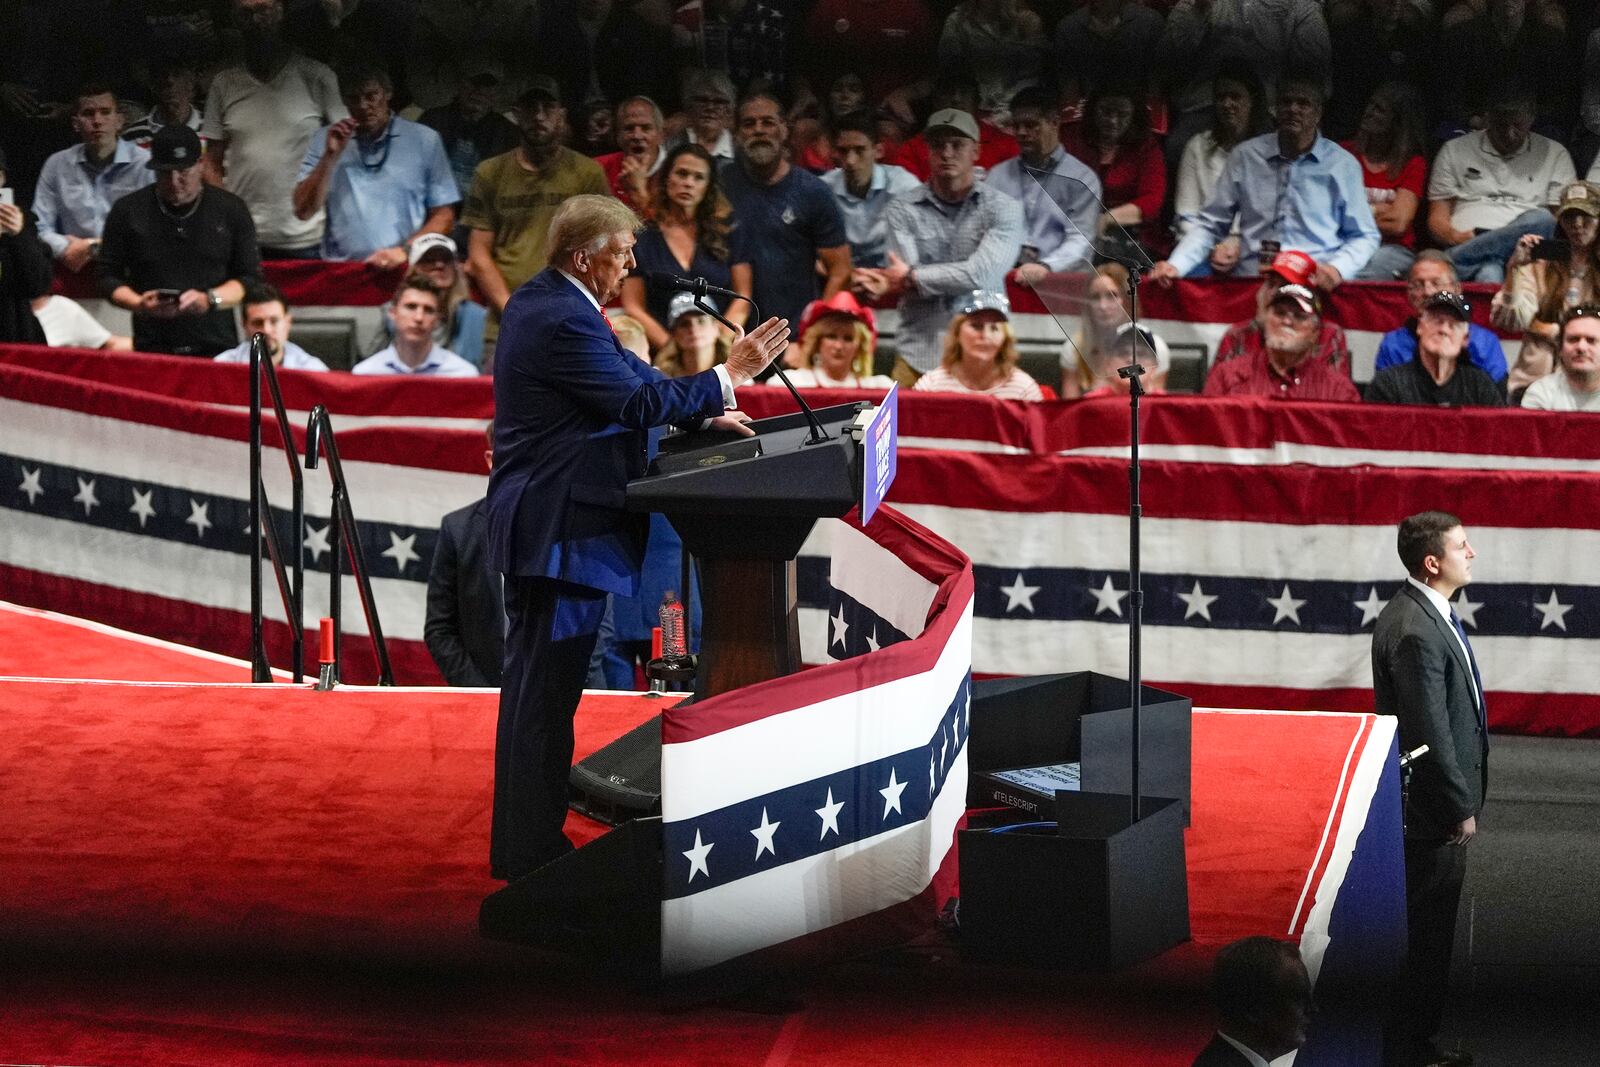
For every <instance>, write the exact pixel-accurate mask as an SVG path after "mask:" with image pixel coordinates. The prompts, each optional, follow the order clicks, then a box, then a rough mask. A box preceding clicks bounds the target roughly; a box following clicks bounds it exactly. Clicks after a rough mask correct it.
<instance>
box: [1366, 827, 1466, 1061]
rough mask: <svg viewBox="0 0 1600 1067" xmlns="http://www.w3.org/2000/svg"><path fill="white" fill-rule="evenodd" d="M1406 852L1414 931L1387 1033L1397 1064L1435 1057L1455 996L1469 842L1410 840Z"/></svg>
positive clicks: (1387, 1053)
mask: <svg viewBox="0 0 1600 1067" xmlns="http://www.w3.org/2000/svg"><path fill="white" fill-rule="evenodd" d="M1405 851H1406V925H1407V927H1408V928H1409V931H1410V934H1409V938H1408V940H1407V948H1406V963H1405V969H1404V971H1403V972H1402V973H1401V976H1400V989H1399V995H1398V996H1397V997H1396V998H1395V1014H1394V1016H1393V1017H1392V1018H1391V1019H1390V1020H1389V1023H1388V1025H1387V1027H1386V1028H1385V1034H1384V1060H1385V1062H1386V1063H1388V1064H1391V1065H1407V1064H1412V1063H1423V1062H1426V1061H1427V1060H1428V1059H1430V1058H1432V1057H1431V1053H1432V1051H1433V1048H1434V1046H1433V1040H1434V1038H1435V1037H1436V1036H1437V1035H1438V1033H1439V1026H1440V1024H1441V1023H1442V1022H1443V1021H1444V1008H1445V1003H1446V1000H1447V997H1448V995H1449V985H1450V954H1451V949H1452V948H1453V947H1454V945H1455V936H1456V913H1457V910H1458V909H1459V906H1460V903H1461V883H1462V881H1463V880H1464V879H1465V878H1466V873H1467V850H1466V847H1465V846H1462V845H1448V844H1440V843H1438V842H1434V841H1416V840H1412V839H1411V838H1407V839H1406V845H1405Z"/></svg>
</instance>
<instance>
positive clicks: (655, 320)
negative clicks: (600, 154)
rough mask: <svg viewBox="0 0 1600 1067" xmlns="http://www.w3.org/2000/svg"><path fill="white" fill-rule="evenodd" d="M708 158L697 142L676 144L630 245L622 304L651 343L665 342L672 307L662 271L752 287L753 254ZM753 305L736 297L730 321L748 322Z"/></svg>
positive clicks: (738, 288) (746, 291)
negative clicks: (648, 219)
mask: <svg viewBox="0 0 1600 1067" xmlns="http://www.w3.org/2000/svg"><path fill="white" fill-rule="evenodd" d="M719 186H720V182H719V181H718V180H717V169H716V165H715V163H714V162H713V161H712V159H711V156H710V155H709V154H707V152H706V150H705V149H704V148H701V147H700V146H699V145H696V144H685V145H679V146H678V147H677V148H674V149H673V150H672V151H671V152H670V153H668V155H667V162H666V163H665V164H664V165H663V167H662V169H661V175H660V178H659V179H658V180H657V181H656V182H655V188H654V196H653V198H652V200H651V204H650V211H649V215H650V217H651V219H652V221H651V222H650V223H649V224H647V225H646V226H645V228H644V229H643V230H641V231H639V237H638V240H637V242H636V243H635V244H634V246H633V258H634V269H633V271H632V272H631V273H630V274H629V275H628V277H627V278H626V279H625V280H624V281H623V283H622V306H623V308H624V309H626V310H627V312H628V314H629V315H630V316H632V317H633V318H635V319H637V320H638V321H639V324H640V325H641V326H643V327H644V332H645V336H647V337H648V338H649V339H650V346H651V347H652V348H654V349H658V350H659V349H660V348H661V347H662V346H663V345H665V344H666V343H667V332H668V330H669V329H670V327H668V326H667V308H668V306H669V305H670V304H671V303H672V300H673V295H674V294H673V290H672V288H671V287H670V286H669V285H667V284H666V282H665V281H664V280H663V277H664V276H670V277H682V278H704V279H705V280H706V281H708V282H710V283H711V284H712V285H715V286H717V287H718V288H720V289H732V290H733V291H734V292H736V293H741V294H743V295H745V296H748V295H750V291H751V287H752V284H753V282H752V279H751V270H750V256H749V254H748V253H747V252H746V249H745V244H744V240H743V236H744V235H743V234H742V233H740V232H739V231H738V229H737V228H736V227H735V226H734V225H733V208H732V206H731V205H730V204H729V203H728V198H727V197H725V196H723V195H722V190H721V188H720V187H719ZM749 314H750V305H749V304H747V303H745V302H744V301H742V300H740V301H735V302H734V304H733V306H732V307H730V308H729V309H728V321H730V322H732V323H734V324H735V325H739V326H742V325H744V321H745V318H746V317H747V316H748V315H749Z"/></svg>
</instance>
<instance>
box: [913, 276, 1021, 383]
mask: <svg viewBox="0 0 1600 1067" xmlns="http://www.w3.org/2000/svg"><path fill="white" fill-rule="evenodd" d="M1017 358H1018V357H1017V339H1016V337H1015V336H1013V335H1012V333H1011V302H1010V301H1009V300H1007V299H1006V296H1005V294H1004V293H1000V292H986V291H983V290H979V291H977V292H972V293H968V294H967V296H966V299H965V300H963V301H962V303H961V305H960V306H959V307H958V309H957V310H956V317H955V318H953V319H951V320H950V326H949V328H948V329H947V330H945V335H944V355H943V356H942V357H941V358H940V360H939V365H938V366H937V367H935V368H934V369H933V370H931V371H929V372H928V373H927V374H924V375H923V376H922V377H920V378H918V379H917V384H916V389H917V391H918V392H923V393H980V394H982V395H984V396H992V397H996V398H998V399H1000V400H1043V399H1044V393H1043V392H1042V391H1041V390H1040V389H1039V383H1038V382H1036V381H1034V380H1033V379H1032V378H1030V377H1029V376H1028V375H1027V373H1026V372H1025V371H1023V370H1021V369H1019V368H1018V367H1017Z"/></svg>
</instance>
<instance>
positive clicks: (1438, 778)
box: [1391, 623, 1475, 824]
mask: <svg viewBox="0 0 1600 1067" xmlns="http://www.w3.org/2000/svg"><path fill="white" fill-rule="evenodd" d="M1422 625H1427V623H1422ZM1435 630H1436V628H1435ZM1450 654H1451V653H1450V650H1449V648H1447V647H1446V646H1445V644H1444V640H1442V639H1441V638H1440V635H1439V634H1438V633H1437V632H1434V633H1428V632H1426V631H1422V630H1420V629H1412V630H1410V631H1409V632H1407V633H1405V634H1404V635H1403V636H1401V638H1400V640H1399V641H1398V642H1396V644H1395V647H1394V653H1393V659H1392V662H1391V677H1392V679H1393V683H1394V689H1395V698H1396V702H1397V704H1398V706H1399V707H1400V708H1401V709H1403V715H1402V720H1401V721H1402V730H1403V733H1404V735H1405V743H1406V744H1407V745H1411V746H1415V745H1419V744H1422V745H1427V746H1428V755H1427V757H1426V761H1427V762H1426V767H1427V770H1426V771H1424V764H1423V763H1421V762H1419V763H1418V764H1417V767H1418V773H1419V774H1424V773H1426V776H1427V777H1426V779H1425V781H1426V784H1427V786H1428V787H1429V788H1427V790H1426V792H1427V796H1426V799H1425V800H1424V803H1426V805H1427V807H1429V808H1430V809H1432V810H1433V814H1435V815H1437V816H1438V817H1439V818H1440V820H1441V821H1447V822H1449V823H1451V824H1455V823H1460V822H1462V821H1463V820H1465V819H1467V818H1468V817H1470V816H1471V815H1473V814H1474V813H1475V809H1474V806H1473V803H1472V789H1471V787H1470V786H1469V785H1468V784H1467V776H1466V775H1465V774H1464V773H1462V769H1461V766H1460V764H1459V763H1458V762H1457V760H1456V745H1455V739H1454V736H1453V735H1452V733H1451V731H1450V712H1449V707H1448V704H1447V703H1446V701H1447V695H1446V692H1445V669H1446V668H1445V662H1446V660H1448V659H1449V658H1450ZM1407 727H1409V728H1407ZM1422 785H1423V783H1422V782H1419V783H1418V787H1417V788H1413V790H1412V797H1413V800H1420V799H1423V798H1422V796H1421V791H1420V787H1421V786H1422Z"/></svg>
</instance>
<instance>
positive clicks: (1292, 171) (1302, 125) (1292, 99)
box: [1150, 78, 1382, 290]
mask: <svg viewBox="0 0 1600 1067" xmlns="http://www.w3.org/2000/svg"><path fill="white" fill-rule="evenodd" d="M1322 101H1323V91H1322V86H1321V84H1320V83H1319V82H1315V81H1305V80H1302V79H1299V78H1287V79H1285V80H1284V81H1283V82H1282V83H1281V86H1280V88H1279V90H1278V108H1277V114H1278V129H1277V132H1276V133H1267V134H1262V135H1261V136H1260V137H1252V138H1251V139H1250V140H1248V141H1245V142H1244V143H1242V144H1240V145H1239V146H1238V147H1237V148H1235V149H1234V150H1233V151H1232V152H1230V153H1229V154H1228V162H1227V163H1226V164H1225V165H1224V166H1223V168H1222V177H1221V178H1220V179H1218V181H1217V187H1216V191H1215V192H1213V193H1212V195H1211V201H1210V203H1208V204H1206V206H1205V207H1204V208H1202V209H1201V210H1200V212H1199V213H1198V214H1196V215H1193V216H1190V217H1189V218H1188V220H1187V221H1188V222H1189V223H1190V224H1191V225H1190V229H1189V232H1188V233H1186V234H1185V235H1184V237H1183V240H1181V241H1179V242H1178V247H1177V248H1175V249H1173V252H1172V256H1171V257H1170V258H1169V259H1166V260H1164V261H1162V262H1160V263H1157V264H1156V265H1155V268H1154V269H1153V270H1152V271H1151V272H1150V277H1151V278H1154V279H1155V280H1157V281H1160V282H1163V283H1170V282H1171V281H1172V280H1173V279H1174V278H1180V277H1185V276H1188V277H1198V276H1202V275H1206V274H1211V273H1218V274H1223V273H1229V274H1242V275H1250V274H1256V273H1258V272H1259V271H1260V269H1261V268H1262V266H1263V264H1265V263H1271V262H1272V258H1273V257H1274V256H1276V255H1277V253H1278V252H1279V251H1280V250H1282V249H1285V248H1295V249H1299V250H1301V251H1303V252H1305V253H1307V254H1308V255H1310V256H1311V257H1312V258H1313V259H1315V260H1316V262H1317V271H1316V276H1315V280H1316V283H1317V286H1318V287H1319V288H1321V289H1324V290H1330V289H1333V288H1334V287H1336V286H1337V285H1339V283H1340V282H1342V281H1343V280H1344V279H1345V278H1349V277H1353V276H1354V275H1355V273H1356V272H1357V271H1358V270H1360V269H1361V268H1362V267H1364V266H1366V263H1367V260H1369V259H1371V258H1372V254H1373V253H1374V252H1376V251H1377V250H1378V245H1379V243H1380V242H1381V240H1382V239H1381V237H1380V236H1379V234H1378V224H1377V223H1376V222H1375V221H1374V220H1373V218H1372V209H1371V207H1369V206H1368V205H1367V193H1366V184H1365V182H1364V181H1363V179H1362V175H1361V163H1360V162H1359V161H1358V160H1357V159H1356V157H1355V156H1352V155H1351V154H1350V153H1349V152H1346V151H1345V150H1344V149H1342V148H1340V147H1339V146H1338V145H1336V144H1334V143H1333V142H1332V141H1330V140H1328V139H1327V138H1326V137H1324V136H1322V134H1321V133H1320V132H1319V130H1318V129H1317V127H1318V124H1319V123H1320V122H1321V121H1322ZM1235 215H1238V217H1239V231H1240V237H1241V238H1242V247H1241V249H1240V251H1239V253H1238V256H1237V259H1236V260H1234V261H1233V262H1228V260H1227V258H1219V257H1218V256H1215V255H1213V250H1214V249H1216V248H1217V245H1218V243H1219V242H1221V241H1222V240H1223V239H1224V238H1226V237H1227V236H1228V232H1229V230H1231V229H1232V227H1233V219H1234V216H1235Z"/></svg>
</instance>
